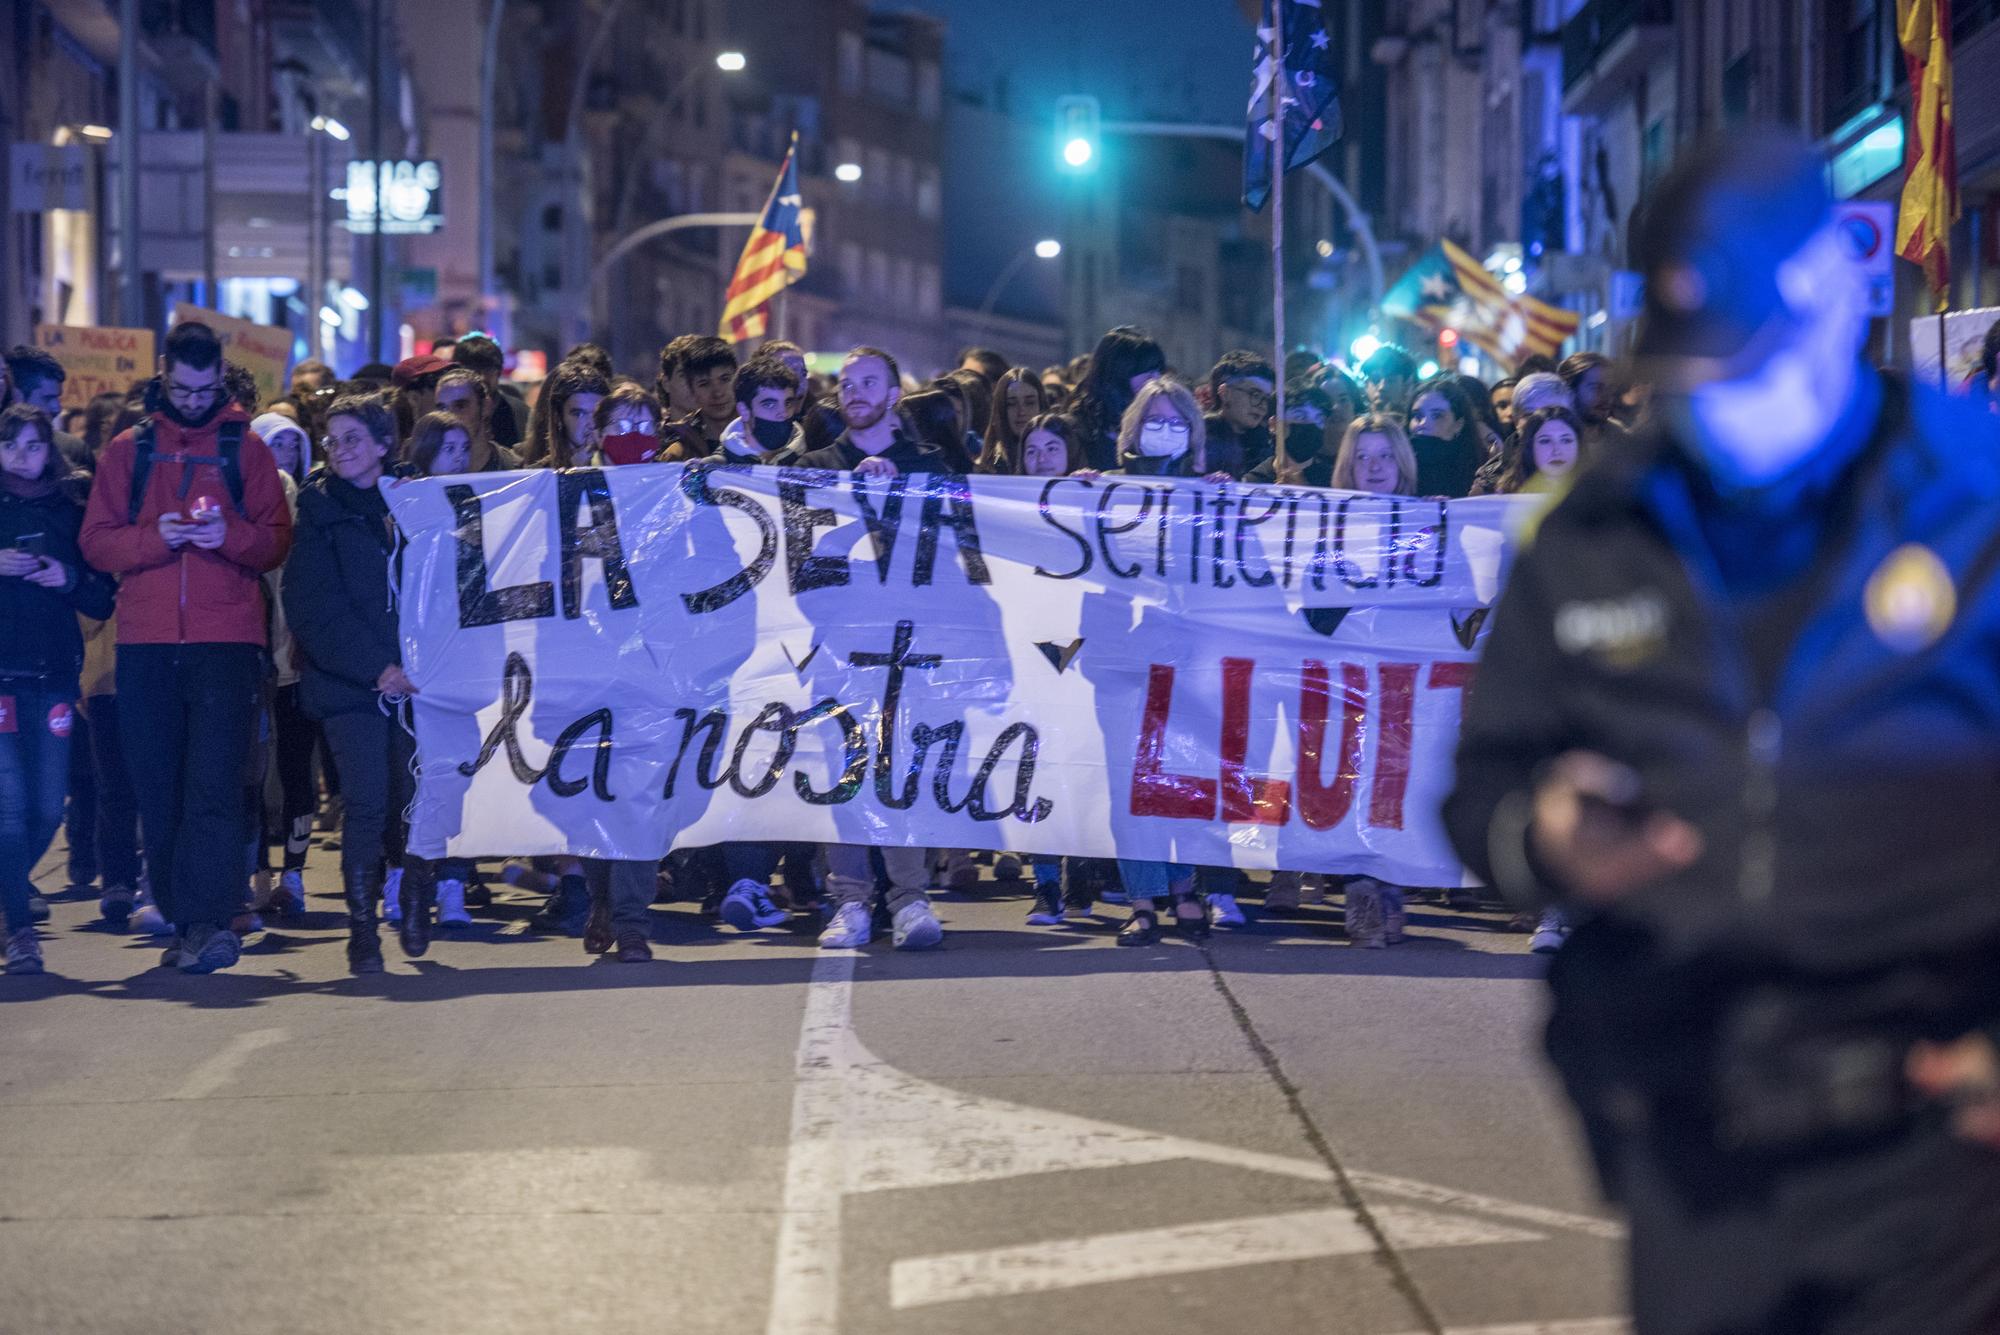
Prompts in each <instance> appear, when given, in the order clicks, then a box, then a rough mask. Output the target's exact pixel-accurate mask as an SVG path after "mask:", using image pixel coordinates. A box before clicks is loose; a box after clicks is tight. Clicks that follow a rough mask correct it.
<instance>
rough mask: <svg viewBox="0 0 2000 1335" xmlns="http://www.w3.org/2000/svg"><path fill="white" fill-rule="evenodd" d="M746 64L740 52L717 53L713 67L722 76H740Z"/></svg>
mask: <svg viewBox="0 0 2000 1335" xmlns="http://www.w3.org/2000/svg"><path fill="white" fill-rule="evenodd" d="M747 63H748V62H747V61H745V60H744V59H743V53H742V52H741V51H718V52H717V53H716V56H715V67H716V68H717V69H719V70H721V71H722V72H723V73H724V74H740V73H741V72H742V70H743V66H744V65H745V64H747Z"/></svg>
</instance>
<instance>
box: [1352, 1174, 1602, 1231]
mask: <svg viewBox="0 0 2000 1335" xmlns="http://www.w3.org/2000/svg"><path fill="white" fill-rule="evenodd" d="M1347 1178H1348V1181H1350V1182H1352V1183H1353V1184H1354V1185H1355V1188H1356V1189H1357V1190H1359V1191H1361V1192H1363V1193H1364V1194H1367V1195H1379V1196H1403V1197H1407V1198H1408V1199H1410V1200H1416V1201H1423V1202H1425V1203H1427V1204H1430V1205H1444V1206H1449V1207H1451V1208H1452V1209H1456V1210H1474V1211H1477V1212H1478V1213H1480V1214H1490V1215H1498V1216H1499V1217H1500V1218H1502V1219H1518V1220H1520V1221H1521V1222H1522V1223H1525V1224H1541V1225H1543V1226H1544V1227H1546V1228H1560V1229H1564V1230H1567V1231H1568V1232H1571V1233H1582V1234H1584V1235H1586V1236H1588V1237H1593V1238H1605V1239H1608V1240H1610V1241H1613V1242H1616V1241H1619V1240H1620V1239H1622V1238H1624V1236H1625V1228H1624V1225H1622V1224H1618V1223H1615V1222H1613V1221H1612V1220H1609V1219H1599V1218H1596V1217H1595V1216H1593V1215H1587V1214H1572V1213H1570V1212H1569V1211H1567V1210H1551V1209H1549V1208H1547V1207H1546V1206H1541V1205H1529V1204H1527V1203H1526V1202H1523V1201H1508V1200H1501V1199H1500V1198H1499V1197H1497V1196H1480V1195H1477V1194H1476V1193H1473V1192H1470V1191H1459V1190H1457V1189H1456V1188H1453V1187H1440V1186H1437V1185H1435V1184H1433V1183H1429V1182H1413V1181H1411V1180H1410V1179H1409V1178H1407V1177H1390V1176H1388V1175H1387V1174H1385V1173H1370V1172H1367V1171H1366V1170H1362V1169H1356V1170H1352V1171H1350V1172H1349V1173H1348V1175H1347Z"/></svg>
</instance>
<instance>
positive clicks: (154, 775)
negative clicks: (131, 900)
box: [118, 644, 264, 932]
mask: <svg viewBox="0 0 2000 1335" xmlns="http://www.w3.org/2000/svg"><path fill="white" fill-rule="evenodd" d="M263 652H264V651H263V650H262V649H260V648H259V647H258V646H256V645H254V644H121V645H119V646H118V705H119V715H120V717H119V726H120V730H121V731H122V732H123V734H124V736H123V738H122V741H123V742H124V749H125V765H126V768H127V770H129V771H130V773H131V776H132V787H133V791H134V793H135V794H136V795H137V798H138V807H139V828H140V831H141V834H142V836H143V838H144V841H145V845H146V866H147V870H148V871H149V872H150V873H151V875H152V878H153V899H154V902H155V903H157V904H158V905H159V907H160V912H161V913H162V914H164V915H165V916H166V919H167V921H168V922H171V923H172V924H173V925H174V926H175V927H176V928H178V929H180V930H181V931H183V932H185V931H187V930H188V929H190V928H193V927H198V926H204V925H206V926H214V927H223V926H227V925H228V923H229V920H230V919H231V918H233V917H234V916H235V915H236V914H237V913H238V912H239V911H240V910H241V908H242V905H243V898H244V881H245V876H244V866H243V850H244V849H245V847H246V846H247V845H248V842H249V835H250V832H249V827H248V824H247V820H246V813H245V812H244V809H243V768H244V765H245V763H246V760H247V758H248V756H249V754H250V742H251V735H252V731H253V729H254V728H255V726H256V719H257V702H258V699H259V692H260V691H261V689H262V683H263Z"/></svg>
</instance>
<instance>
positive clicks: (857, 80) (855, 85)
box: [840, 32, 865, 93]
mask: <svg viewBox="0 0 2000 1335" xmlns="http://www.w3.org/2000/svg"><path fill="white" fill-rule="evenodd" d="M864 49H865V48H864V47H863V45H862V42H861V34H860V33H858V32H844V33H842V34H840V91H841V92H843V93H858V92H860V91H861V73H862V69H861V67H862V63H863V52H864Z"/></svg>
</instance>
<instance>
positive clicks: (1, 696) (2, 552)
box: [0, 404, 111, 973]
mask: <svg viewBox="0 0 2000 1335" xmlns="http://www.w3.org/2000/svg"><path fill="white" fill-rule="evenodd" d="M82 525H83V503H82V498H81V489H80V487H79V485H78V484H77V483H76V481H75V479H74V475H73V474H72V473H71V471H70V467H69V465H68V463H67V462H66V461H65V460H64V458H63V456H62V454H61V452H60V451H59V450H58V449H57V447H56V440H55V426H54V423H52V422H51V421H50V419H49V415H48V414H47V413H45V412H43V411H42V410H41V409H40V408H37V407H34V406H32V405H30V404H15V405H14V406H13V407H11V408H8V409H7V410H6V411H4V412H0V626H4V627H6V633H5V634H0V909H4V911H5V915H6V920H7V945H6V952H7V972H8V973H40V972H41V971H42V947H41V942H40V940H39V938H38V937H37V936H36V933H35V923H36V921H38V920H40V919H44V918H47V917H48V914H49V910H48V905H47V903H46V902H43V901H40V900H39V899H38V897H37V896H36V895H35V891H34V884H33V882H32V881H30V880H29V879H28V878H29V876H30V874H31V873H32V872H33V871H34V867H35V863H36V862H37V861H39V860H40V859H41V856H42V854H43V853H44V852H46V851H47V850H48V846H49V841H50V840H51V839H53V838H55V833H56V827H57V826H59V825H60V824H61V823H62V814H63V799H64V797H65V796H66V795H67V793H68V791H69V739H70V731H71V729H72V728H73V726H74V724H75V718H76V701H77V692H78V682H79V680H80V676H81V673H82V671H83V631H82V628H81V627H80V626H79V625H78V623H77V619H76V618H77V613H79V612H81V613H82V614H83V615H85V616H88V617H95V618H97V619H99V620H102V619H103V618H105V617H108V616H110V615H111V581H110V580H109V579H107V578H105V577H104V576H103V575H101V574H99V573H98V572H97V571H95V570H92V569H91V568H90V567H89V566H88V565H86V564H85V563H84V560H83V556H82V554H81V553H80V552H79V551H78V550H77V543H76V536H77V530H78V529H80V528H81V527H82Z"/></svg>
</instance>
